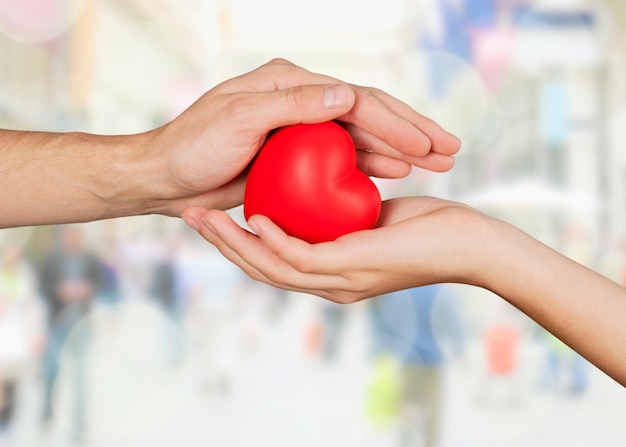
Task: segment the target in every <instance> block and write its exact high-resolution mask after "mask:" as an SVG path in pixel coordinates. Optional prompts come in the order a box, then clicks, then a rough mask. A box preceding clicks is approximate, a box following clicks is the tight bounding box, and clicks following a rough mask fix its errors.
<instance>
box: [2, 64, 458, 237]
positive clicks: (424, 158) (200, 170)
mask: <svg viewBox="0 0 626 447" xmlns="http://www.w3.org/2000/svg"><path fill="white" fill-rule="evenodd" d="M328 120H338V121H339V122H340V123H341V124H343V125H344V126H345V127H346V129H347V130H348V131H349V132H350V134H351V135H352V137H353V139H354V141H355V144H356V146H357V148H358V149H359V151H358V154H359V156H358V160H359V167H360V168H361V169H362V170H363V171H364V172H366V173H367V174H369V175H372V176H377V177H385V178H398V177H402V176H406V175H407V174H408V173H409V172H410V169H411V166H420V167H423V168H426V169H429V170H432V171H446V170H449V169H450V168H451V167H452V166H453V164H454V159H453V155H454V154H455V153H456V152H457V151H458V150H459V148H460V142H459V140H458V139H457V138H456V137H454V136H452V135H450V134H449V133H448V132H446V131H445V130H443V129H442V128H441V127H440V126H439V125H437V124H436V123H435V122H433V121H432V120H430V119H428V118H426V117H424V116H422V115H420V114H419V113H417V112H415V111H413V110H412V109H411V108H410V107H408V106H407V105H406V104H404V103H403V102H401V101H400V100H398V99H396V98H394V97H392V96H390V95H388V94H387V93H385V92H383V91H380V90H378V89H374V88H370V87H361V86H356V85H351V84H347V83H344V82H342V81H340V80H338V79H334V78H332V77H329V76H325V75H321V74H316V73H312V72H310V71H307V70H305V69H303V68H301V67H298V66H296V65H294V64H292V63H290V62H289V61H286V60H283V59H276V60H273V61H270V62H269V63H267V64H265V65H263V66H261V67H259V68H258V69H256V70H254V71H252V72H250V73H247V74H244V75H242V76H238V77H236V78H233V79H230V80H227V81H225V82H223V83H222V84H219V85H218V86H216V87H215V88H213V89H211V90H209V91H208V92H207V93H205V94H204V95H203V96H202V97H200V98H199V99H198V100H197V101H196V102H195V103H194V104H193V105H192V106H190V107H189V108H188V109H187V110H186V111H185V112H183V113H182V114H181V115H180V116H178V117H177V118H176V119H174V120H172V121H171V122H169V123H167V124H165V125H164V126H161V127H159V128H156V129H153V130H150V131H147V132H143V133H139V134H135V135H116V136H103V135H93V134H86V133H76V132H74V133H49V132H26V131H17V130H0V190H1V191H2V195H0V228H2V227H15V226H23V225H41V224H58V223H70V222H85V221H92V220H99V219H106V218H112V217H120V216H129V215H138V214H163V215H168V216H180V215H181V214H182V212H183V211H184V210H185V209H186V208H188V207H190V206H202V207H204V208H211V209H222V210H224V209H229V208H232V207H234V206H236V205H239V204H241V202H242V199H243V190H244V184H245V177H246V168H247V166H248V164H249V163H250V161H251V160H252V158H253V157H254V155H255V154H256V153H257V151H258V150H259V149H260V148H261V146H262V144H263V142H264V141H265V139H266V137H267V134H268V132H270V131H271V130H273V129H275V128H277V127H281V126H285V125H289V124H297V123H317V122H323V121H328ZM25 205H27V206H25Z"/></svg>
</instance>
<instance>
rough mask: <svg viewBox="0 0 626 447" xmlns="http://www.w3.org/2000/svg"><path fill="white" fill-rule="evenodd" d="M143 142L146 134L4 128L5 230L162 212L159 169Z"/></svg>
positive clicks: (0, 136)
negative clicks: (156, 190) (155, 189)
mask: <svg viewBox="0 0 626 447" xmlns="http://www.w3.org/2000/svg"><path fill="white" fill-rule="evenodd" d="M144 143H145V137H144V136H143V135H133V136H99V135H91V134H83V133H47V132H23V131H10V130H0V227H2V228H5V227H11V226H24V225H40V224H55V223H66V222H84V221H90V220H97V219H105V218H111V217H117V216H122V215H134V214H144V213H148V212H155V211H157V207H158V197H155V194H154V193H152V192H150V187H151V186H152V185H154V184H155V183H156V181H157V179H154V178H152V177H151V176H154V174H153V173H157V172H158V170H157V169H154V168H155V166H150V164H151V162H150V161H149V160H148V159H147V157H143V151H144V150H145V147H144V146H143V145H144ZM151 168H152V169H151Z"/></svg>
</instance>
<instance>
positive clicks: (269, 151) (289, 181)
mask: <svg viewBox="0 0 626 447" xmlns="http://www.w3.org/2000/svg"><path fill="white" fill-rule="evenodd" d="M243 204H244V216H245V218H246V219H249V218H250V216H252V215H254V214H262V215H264V216H267V217H269V218H270V219H271V220H272V221H273V222H274V223H276V225H278V226H279V227H280V228H282V229H283V231H285V232H286V233H287V234H289V235H291V236H295V237H297V238H299V239H303V240H305V241H307V242H310V243H316V242H325V241H332V240H335V239H337V238H338V237H339V236H342V235H344V234H347V233H351V232H353V231H358V230H365V229H368V228H373V227H374V225H376V222H377V220H378V216H379V215H380V208H381V199H380V193H379V192H378V189H377V188H376V185H374V183H373V182H372V181H371V180H370V178H369V177H368V176H367V175H365V174H364V173H363V172H362V171H360V170H359V169H358V168H357V165H356V151H355V148H354V143H353V141H352V138H351V137H350V134H349V133H348V132H347V131H346V130H345V129H344V128H343V127H341V126H340V125H338V124H337V123H334V122H332V121H328V122H325V123H321V124H297V125H293V126H287V127H282V128H280V129H278V130H277V131H276V132H275V133H273V134H272V135H271V136H270V137H269V138H268V139H267V141H266V142H265V144H264V146H263V148H262V149H261V151H260V152H259V154H258V155H257V158H256V160H255V161H254V163H253V165H252V167H251V168H250V173H249V175H248V181H247V184H246V191H245V194H244V201H243Z"/></svg>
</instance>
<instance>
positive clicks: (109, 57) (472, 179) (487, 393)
mask: <svg viewBox="0 0 626 447" xmlns="http://www.w3.org/2000/svg"><path fill="white" fill-rule="evenodd" d="M624 29H626V3H625V2H624V1H623V0H596V1H593V2H592V1H576V0H546V1H532V0H386V1H384V2H374V1H372V2H363V1H357V0H345V1H342V2H337V1H331V0H317V1H316V2H293V1H286V0H264V1H256V2H254V1H251V0H108V1H107V0H0V128H10V129H37V130H48V131H61V132H63V131H70V130H71V131H83V132H92V133H100V134H125V133H135V132H142V131H145V130H149V129H151V128H154V127H156V126H159V125H161V124H163V123H165V122H167V121H168V120H170V119H172V118H173V117H175V116H176V115H177V114H178V113H180V112H181V111H182V110H184V108H185V107H187V106H188V105H190V104H191V103H192V102H193V101H194V100H195V99H196V98H197V97H199V96H200V95H201V94H202V93H203V92H204V91H206V90H207V89H209V88H211V87H212V86H214V85H216V84H217V83H219V82H221V81H223V80H225V79H228V78H230V77H233V76H236V75H239V74H242V73H244V72H247V71H250V70H252V69H254V68H256V67H257V66H259V65H261V64H263V63H265V62H267V61H268V60H270V59H272V58H274V57H284V58H287V59H290V60H291V61H293V62H294V63H296V64H299V65H302V66H304V67H305V68H307V69H309V70H312V71H317V72H322V73H325V74H329V75H333V76H335V77H338V78H340V79H343V80H345V81H349V82H352V83H357V84H364V85H371V86H376V87H379V88H382V89H384V90H386V91H388V92H389V93H391V94H393V95H395V96H397V97H399V98H401V99H402V100H404V101H405V102H407V103H408V104H410V105H411V106H412V107H414V108H415V109H417V110H418V111H420V112H421V113H423V114H425V115H427V116H430V117H432V118H434V119H435V120H437V121H438V122H440V123H441V124H442V125H443V126H444V127H445V128H447V129H449V130H450V131H452V132H453V133H455V134H456V135H458V136H459V137H460V138H461V139H462V140H463V149H462V151H461V153H460V154H459V155H458V157H457V163H456V166H455V168H454V169H453V170H452V171H451V172H449V173H445V174H433V173H429V172H425V171H422V170H419V169H415V170H414V171H413V173H412V174H411V175H410V176H409V177H408V178H406V179H403V180H395V181H388V180H386V181H378V185H379V186H380V189H381V192H382V194H383V196H385V197H390V196H397V195H415V194H428V195H436V196H440V197H445V198H450V199H454V200H462V201H465V202H467V203H470V204H471V205H473V206H475V207H477V208H479V209H481V210H484V211H485V212H487V213H489V214H492V215H494V216H497V217H500V218H502V219H504V220H507V221H509V222H511V223H513V224H516V225H518V226H519V227H521V228H523V229H524V230H526V231H527V232H529V233H531V234H532V235H534V236H536V237H537V238H539V239H540V240H542V241H544V242H545V243H546V244H548V245H550V246H552V247H554V248H556V249H557V250H559V251H561V252H563V253H565V254H566V255H568V256H570V257H572V258H574V259H576V260H577V261H579V262H581V263H583V264H585V265H587V266H589V267H591V268H593V269H596V270H598V271H600V272H602V273H603V274H604V275H606V276H608V277H610V278H612V279H614V280H615V281H617V282H619V283H622V284H623V283H624V282H625V281H626V155H624V154H625V152H624V150H623V149H622V144H621V142H622V141H621V140H622V138H621V137H622V135H621V132H622V131H623V129H624V128H625V127H626V34H624V32H623V30H624ZM232 214H233V216H234V217H235V218H237V219H241V210H240V209H235V210H233V211H232ZM589 299H594V297H593V296H590V297H589ZM616 342H622V343H623V342H624V341H623V340H616ZM624 414H626V393H625V392H624V389H623V387H621V386H619V385H617V384H616V383H615V382H613V381H612V380H611V379H609V378H608V377H606V376H605V375H604V374H602V373H601V372H599V371H598V370H597V369H596V368H594V367H592V366H591V365H589V364H588V363H587V362H585V361H584V360H583V359H582V358H580V357H579V356H577V355H576V354H574V353H573V352H572V351H570V350H569V349H568V348H567V347H565V346H564V345H562V344H561V343H560V342H559V341H558V340H556V339H554V338H553V337H551V336H550V335H549V334H548V333H546V332H545V331H544V330H543V329H542V328H540V327H538V326H537V325H536V324H534V323H533V322H532V321H530V320H529V319H528V318H526V317H525V316H524V315H523V314H521V313H520V312H518V311H517V310H516V309H513V308H511V307H510V306H509V305H507V304H506V303H505V302H504V301H503V300H501V299H500V298H498V297H497V296H494V295H492V294H490V293H488V292H486V291H484V290H481V289H476V288H472V287H465V286H452V285H443V286H433V287H425V288H421V289H415V290H409V291H403V292H399V293H396V294H393V296H391V297H378V298H375V299H372V300H369V301H366V302H362V303H358V304H355V305H350V306H338V305H333V304H330V303H327V302H324V301H323V300H321V299H319V298H316V297H313V296H308V295H302V294H295V293H286V292H281V291H278V290H274V289H272V288H269V287H266V286H263V285H260V284H257V283H254V282H252V281H251V280H248V279H246V277H245V276H244V275H243V274H242V273H241V272H240V271H239V270H238V269H237V268H235V267H233V266H232V265H230V264H229V263H228V262H227V261H225V260H224V259H223V258H222V257H221V256H220V255H219V254H218V253H217V252H216V251H215V250H214V249H213V248H212V247H211V246H209V245H208V244H207V243H206V242H205V241H203V240H202V239H200V238H199V237H198V236H197V235H196V234H195V233H194V232H192V231H190V230H188V229H187V228H186V226H185V225H184V224H183V223H182V222H181V221H180V220H178V219H172V218H165V217H159V216H144V217H134V218H125V219H114V220H108V221H103V222H96V223H90V224H84V225H66V226H54V227H38V228H19V229H12V230H3V231H1V232H0V446H3V447H4V446H33V447H34V446H46V447H55V446H73V445H85V446H94V447H95V446H106V447H111V446H115V447H117V446H134V447H135V446H153V447H154V446H171V445H185V446H187V447H193V446H206V445H210V446H219V447H222V446H224V447H226V446H246V447H247V446H253V445H255V446H256V445H258V446H272V447H279V446H293V445H298V446H303V447H304V446H320V445H337V446H359V447H367V446H377V447H384V446H389V447H391V446H393V447H396V446H422V447H429V446H496V445H497V446H502V445H506V446H527V445H534V446H552V445H568V446H588V445H596V446H615V445H624V444H626V426H624V422H623V415H624Z"/></svg>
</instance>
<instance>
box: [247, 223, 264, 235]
mask: <svg viewBox="0 0 626 447" xmlns="http://www.w3.org/2000/svg"><path fill="white" fill-rule="evenodd" d="M248 226H249V227H250V229H251V230H252V231H254V233H255V234H256V235H257V236H261V226H260V225H259V224H258V223H257V222H256V221H255V220H254V219H251V220H249V221H248Z"/></svg>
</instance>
